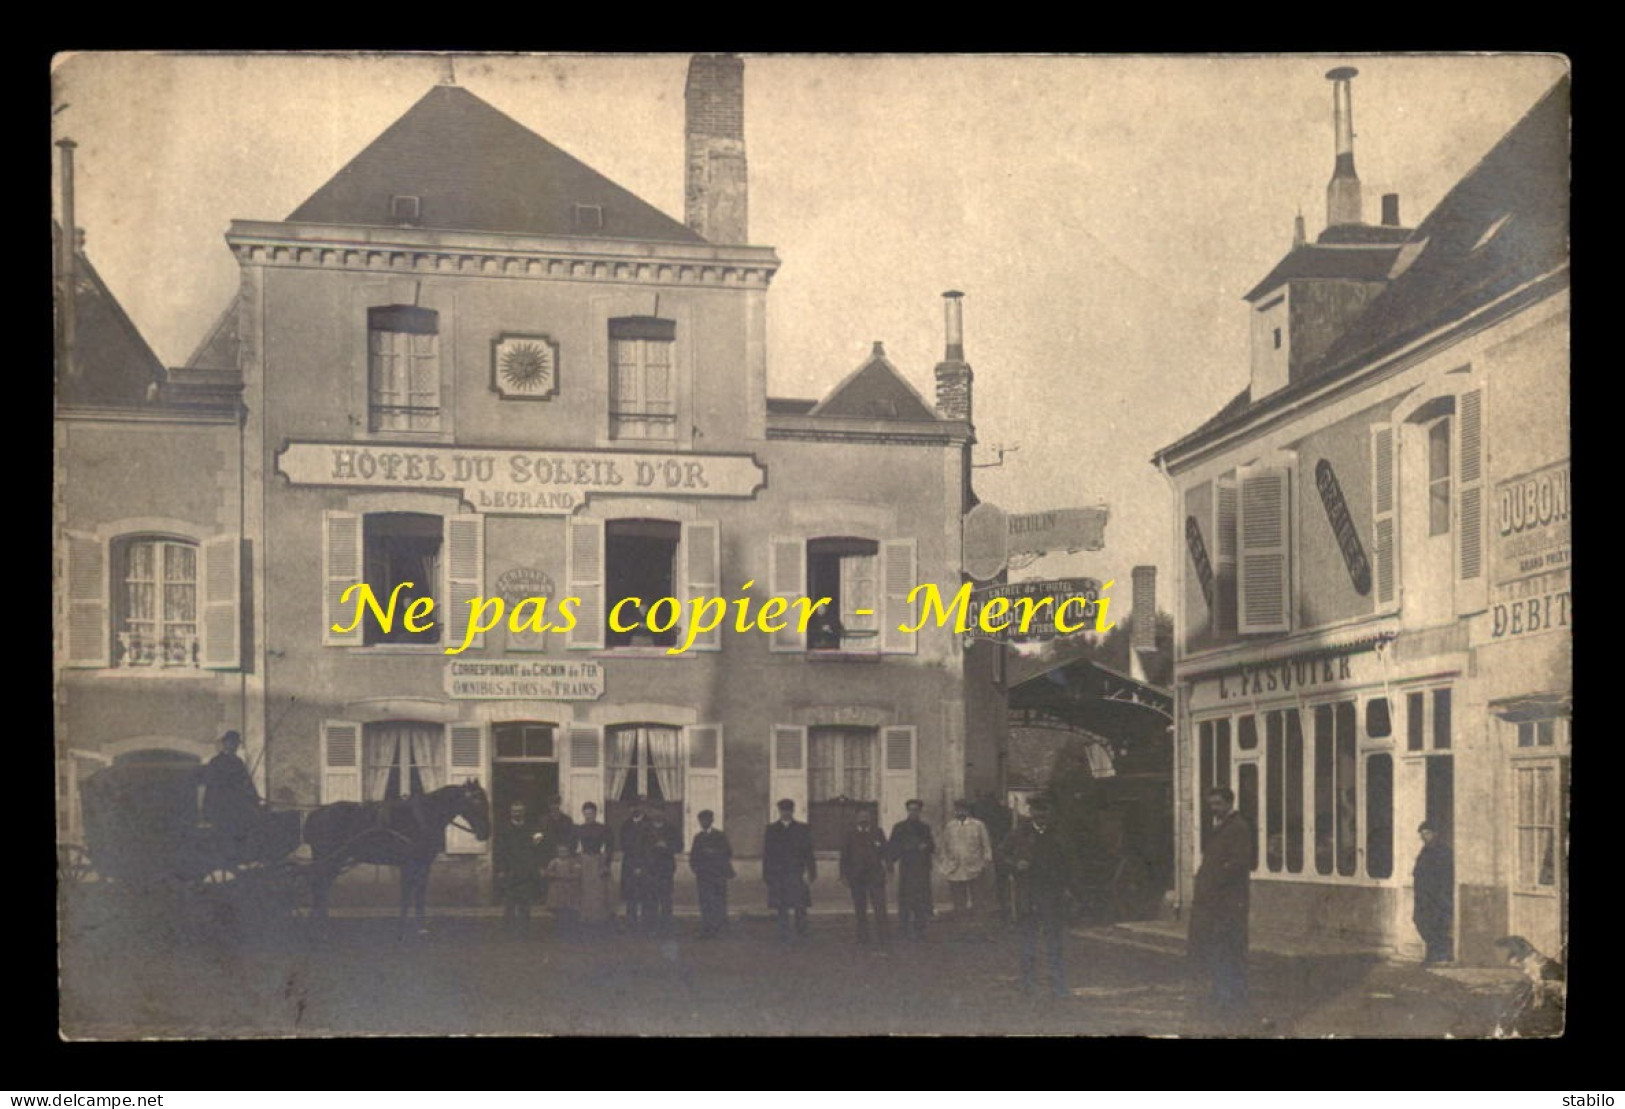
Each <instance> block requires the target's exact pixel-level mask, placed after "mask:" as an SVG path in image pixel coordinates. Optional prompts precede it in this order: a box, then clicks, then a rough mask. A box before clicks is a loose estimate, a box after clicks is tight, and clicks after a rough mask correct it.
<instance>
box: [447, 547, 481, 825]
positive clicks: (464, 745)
mask: <svg viewBox="0 0 1625 1109" xmlns="http://www.w3.org/2000/svg"><path fill="white" fill-rule="evenodd" d="M464 518H465V519H466V517H464ZM476 518H477V517H476ZM448 730H449V731H450V733H451V736H450V742H449V743H447V744H446V783H447V784H448V785H462V784H463V783H464V782H466V781H467V780H468V779H470V778H473V779H474V780H475V781H484V780H485V725H484V724H452V725H450V726H449V728H448ZM486 815H487V816H489V815H490V814H489V813H487V814H486ZM484 850H485V845H484V844H483V843H481V842H480V841H479V840H478V839H477V838H476V837H475V835H474V833H472V832H465V831H463V829H461V828H459V827H457V825H455V824H452V825H450V826H449V827H447V828H446V853H447V854H450V855H478V854H480V853H481V852H483V851H484Z"/></svg>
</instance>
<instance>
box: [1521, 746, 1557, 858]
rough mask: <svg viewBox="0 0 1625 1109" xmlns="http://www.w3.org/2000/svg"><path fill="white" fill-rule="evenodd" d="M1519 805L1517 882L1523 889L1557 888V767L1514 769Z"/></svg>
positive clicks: (1542, 766)
mask: <svg viewBox="0 0 1625 1109" xmlns="http://www.w3.org/2000/svg"><path fill="white" fill-rule="evenodd" d="M1512 780H1513V790H1514V792H1513V796H1514V798H1515V804H1516V806H1517V811H1516V814H1515V815H1516V819H1517V825H1516V827H1517V834H1518V845H1517V849H1518V862H1517V867H1518V870H1517V882H1518V886H1519V888H1521V889H1551V888H1553V887H1555V886H1556V885H1557V826H1558V819H1557V812H1558V794H1557V791H1558V779H1557V767H1556V766H1555V765H1552V764H1550V763H1536V764H1532V765H1528V766H1514V767H1513V768H1512Z"/></svg>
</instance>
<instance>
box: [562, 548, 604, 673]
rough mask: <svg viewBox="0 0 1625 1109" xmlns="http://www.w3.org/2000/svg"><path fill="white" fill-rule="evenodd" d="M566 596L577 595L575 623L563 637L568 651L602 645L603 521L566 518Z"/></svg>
mask: <svg viewBox="0 0 1625 1109" xmlns="http://www.w3.org/2000/svg"><path fill="white" fill-rule="evenodd" d="M564 577H565V582H566V586H567V588H566V590H565V594H564V595H565V596H566V597H576V598H579V600H580V604H578V605H576V606H575V617H576V626H575V627H573V628H571V629H570V631H569V632H568V633H566V636H565V646H566V647H568V648H569V649H571V650H583V649H588V648H595V649H599V650H602V649H603V646H604V521H602V520H575V519H572V520H570V521H569V541H568V543H566V551H565V570H564Z"/></svg>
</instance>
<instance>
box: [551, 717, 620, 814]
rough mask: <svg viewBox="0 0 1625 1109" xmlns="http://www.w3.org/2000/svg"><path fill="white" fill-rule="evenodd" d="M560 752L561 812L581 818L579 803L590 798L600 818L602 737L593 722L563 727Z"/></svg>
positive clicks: (602, 787) (601, 807)
mask: <svg viewBox="0 0 1625 1109" xmlns="http://www.w3.org/2000/svg"><path fill="white" fill-rule="evenodd" d="M564 744H565V747H564V753H563V755H562V756H561V757H560V761H561V763H562V764H563V767H564V783H563V788H561V789H560V790H559V793H560V794H561V796H562V798H563V803H564V811H565V812H566V813H567V814H568V815H569V816H570V818H571V819H572V820H579V819H580V818H581V806H582V805H585V804H586V803H587V802H588V801H591V802H592V803H593V804H594V805H597V806H598V813H599V816H600V818H602V819H605V820H607V819H608V817H607V815H606V814H605V813H604V755H603V747H604V738H603V733H602V731H600V730H599V727H598V725H596V724H570V725H569V726H567V727H566V728H565V729H564Z"/></svg>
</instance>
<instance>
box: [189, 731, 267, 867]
mask: <svg viewBox="0 0 1625 1109" xmlns="http://www.w3.org/2000/svg"><path fill="white" fill-rule="evenodd" d="M242 745H243V739H242V736H240V735H238V734H237V733H236V732H227V733H226V734H225V735H223V736H221V737H220V753H219V754H218V755H216V756H215V757H214V758H212V759H210V760H209V761H208V763H207V764H205V765H204V767H203V819H204V822H205V823H207V824H210V825H212V826H213V827H214V829H215V831H216V833H217V834H218V835H219V837H220V839H221V841H222V843H224V844H225V845H226V846H227V849H228V851H230V853H231V854H232V856H233V857H234V858H241V857H243V856H244V855H245V854H246V853H247V850H248V843H247V839H248V832H249V828H250V827H251V826H252V824H253V820H254V814H255V812H256V811H257V810H258V809H259V804H260V793H259V790H257V789H255V788H254V777H253V775H252V774H250V773H249V772H248V767H246V766H244V765H243V760H242V759H240V758H238V757H237V749H238V748H239V747H241V746H242Z"/></svg>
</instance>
